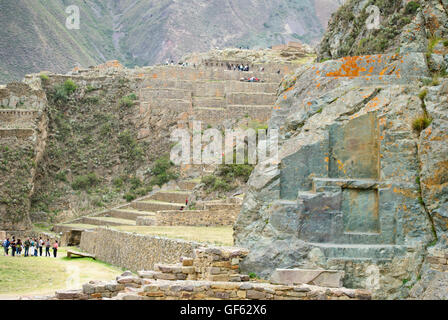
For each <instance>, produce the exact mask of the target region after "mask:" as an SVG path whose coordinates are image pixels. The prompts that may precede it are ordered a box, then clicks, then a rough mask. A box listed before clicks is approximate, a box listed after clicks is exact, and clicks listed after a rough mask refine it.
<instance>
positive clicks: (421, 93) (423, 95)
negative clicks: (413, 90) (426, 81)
mask: <svg viewBox="0 0 448 320" xmlns="http://www.w3.org/2000/svg"><path fill="white" fill-rule="evenodd" d="M427 95H428V89H424V90H422V91H421V92H420V93H419V95H418V97H419V98H420V100H422V101H423V100H425V98H426V96H427Z"/></svg>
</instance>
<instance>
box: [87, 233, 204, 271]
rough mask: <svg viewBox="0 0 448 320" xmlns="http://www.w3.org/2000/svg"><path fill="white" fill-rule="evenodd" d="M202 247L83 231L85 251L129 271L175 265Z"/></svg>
mask: <svg viewBox="0 0 448 320" xmlns="http://www.w3.org/2000/svg"><path fill="white" fill-rule="evenodd" d="M200 246H203V245H202V244H199V243H196V242H190V241H184V240H177V239H168V238H161V237H155V236H145V235H138V234H134V233H128V232H119V231H114V230H110V229H106V228H98V229H96V230H93V231H84V232H83V233H82V235H81V243H80V248H81V250H82V251H85V252H88V253H91V254H94V255H95V256H96V257H97V259H99V260H101V261H104V262H107V263H110V264H113V265H116V266H120V267H122V268H126V269H129V270H131V271H137V270H151V269H153V268H154V265H155V264H156V263H176V262H178V261H179V257H181V256H186V257H192V256H193V250H194V249H195V248H198V247H200Z"/></svg>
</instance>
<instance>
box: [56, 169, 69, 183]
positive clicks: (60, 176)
mask: <svg viewBox="0 0 448 320" xmlns="http://www.w3.org/2000/svg"><path fill="white" fill-rule="evenodd" d="M56 179H57V180H59V181H62V182H67V174H66V173H65V171H61V172H58V173H57V174H56Z"/></svg>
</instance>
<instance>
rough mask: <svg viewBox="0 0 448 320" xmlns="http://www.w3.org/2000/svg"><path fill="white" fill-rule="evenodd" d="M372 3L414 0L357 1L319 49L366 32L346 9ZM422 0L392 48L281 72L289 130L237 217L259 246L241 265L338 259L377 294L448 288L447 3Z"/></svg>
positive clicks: (333, 52) (333, 51) (277, 110)
mask: <svg viewBox="0 0 448 320" xmlns="http://www.w3.org/2000/svg"><path fill="white" fill-rule="evenodd" d="M372 3H375V4H376V5H378V6H379V8H380V9H381V11H382V12H389V11H388V10H393V12H402V10H406V8H408V3H410V2H409V1H386V2H385V1H349V2H348V4H347V5H346V6H345V7H343V8H342V9H341V10H340V11H339V12H338V13H337V14H336V15H335V16H334V17H333V21H332V22H331V23H330V29H329V31H328V33H327V34H326V36H325V37H324V40H323V42H322V45H321V51H320V53H321V57H327V58H328V57H331V58H337V57H340V56H342V55H345V54H350V53H352V51H350V50H348V51H346V50H345V49H344V50H341V47H342V42H341V43H340V44H339V45H336V43H337V41H336V40H335V39H345V38H346V37H348V35H350V34H352V33H353V32H354V35H355V39H358V40H356V41H358V42H357V43H358V44H359V43H360V42H363V40H362V39H366V37H368V35H366V34H365V29H363V27H361V28H357V27H356V26H355V25H354V24H353V23H355V22H356V21H353V19H348V18H347V19H345V20H344V19H343V20H338V18H337V17H339V16H341V15H343V14H344V13H346V12H353V14H354V15H355V16H356V15H358V14H361V13H362V12H363V10H365V7H366V6H368V5H370V4H372ZM416 4H417V5H418V7H417V8H416V9H415V10H416V11H415V12H413V13H412V15H410V16H409V17H408V18H409V20H410V21H406V22H407V23H406V26H403V28H401V29H398V31H399V32H398V35H397V36H398V37H399V38H400V39H401V40H400V41H399V42H390V43H388V45H387V46H386V48H384V50H383V49H381V51H392V52H391V53H387V54H385V53H383V52H382V53H380V54H374V53H376V52H377V49H376V48H374V49H368V50H367V51H366V52H364V53H366V54H367V53H369V54H370V53H371V54H370V55H367V56H352V57H345V58H341V59H339V60H331V61H327V62H323V63H317V64H314V65H307V66H304V67H301V68H299V69H298V70H297V71H296V73H295V74H294V75H293V76H290V77H286V78H285V79H284V81H283V84H282V85H281V88H282V89H281V90H280V91H279V95H278V100H277V102H276V104H275V106H274V111H273V114H272V117H271V120H270V127H271V128H279V129H280V141H281V143H280V156H279V164H278V165H270V164H269V163H268V162H266V163H261V164H259V165H258V166H257V167H256V168H255V170H254V172H253V174H252V176H251V178H250V180H249V182H248V185H249V186H248V187H249V190H248V192H247V195H246V198H245V201H244V204H243V209H242V211H241V213H240V216H239V218H238V221H237V222H236V224H235V227H234V229H235V238H236V244H237V245H238V246H243V247H246V248H248V249H249V250H250V254H249V256H248V257H247V258H246V260H245V261H244V263H243V264H242V268H243V269H244V271H246V272H255V273H257V274H259V275H261V276H264V277H269V275H270V274H271V273H272V271H273V270H274V269H275V268H292V267H301V268H311V269H314V268H325V269H337V270H344V271H345V278H344V285H345V286H347V287H353V288H368V289H371V290H373V291H374V292H375V297H376V298H404V297H408V296H409V295H410V294H412V296H413V297H417V298H421V297H441V296H443V295H444V294H443V293H442V294H441V293H440V292H438V290H437V289H435V286H439V285H440V283H441V281H442V282H443V281H446V279H447V278H446V275H445V273H444V272H442V271H443V270H445V267H444V263H445V262H446V260H443V259H446V256H444V254H445V252H446V245H445V243H446V240H445V239H446V225H447V222H448V192H447V186H448V167H447V165H446V164H447V159H448V152H447V150H446V147H445V145H447V136H446V132H447V131H446V129H447V124H448V122H447V115H448V102H447V99H446V95H445V94H444V93H443V92H445V91H444V90H445V89H444V88H445V87H447V86H448V81H447V80H445V79H441V78H439V77H440V75H441V74H442V75H444V74H445V72H446V65H445V64H444V59H445V57H446V56H445V54H446V51H445V47H444V44H445V42H444V41H443V39H447V37H448V33H447V32H446V30H445V27H444V26H445V25H446V22H447V21H448V20H447V19H448V16H447V14H446V11H445V10H446V9H447V8H448V7H447V6H445V3H443V2H439V1H422V2H418V3H417V2H416ZM383 21H384V20H383ZM349 25H351V26H352V27H353V28H351V27H348V26H349ZM332 26H333V27H332ZM384 27H385V26H383V28H384ZM408 28H415V29H416V30H418V33H412V36H411V33H406V30H407V29H408ZM380 32H382V31H380ZM397 39H398V38H397ZM333 40H335V42H334V43H335V45H334V47H333V48H330V49H328V48H327V49H325V46H326V44H328V43H332V41H333ZM428 43H431V46H429V48H428ZM447 43H448V42H447ZM352 47H353V45H352V46H351V48H352ZM322 48H324V49H322ZM397 48H398V49H397ZM388 49H390V50H388ZM428 248H432V249H431V250H432V251H431V250H428ZM438 259H439V260H438ZM434 260H437V264H434ZM439 262H440V263H439ZM435 265H436V267H434V266H435ZM429 270H432V271H431V272H429ZM420 279H421V280H420ZM439 289H440V288H439ZM434 292H436V294H434Z"/></svg>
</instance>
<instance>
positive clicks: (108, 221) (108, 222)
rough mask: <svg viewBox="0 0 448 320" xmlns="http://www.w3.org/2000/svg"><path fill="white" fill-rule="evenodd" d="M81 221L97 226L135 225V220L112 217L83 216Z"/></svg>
mask: <svg viewBox="0 0 448 320" xmlns="http://www.w3.org/2000/svg"><path fill="white" fill-rule="evenodd" d="M79 223H82V224H90V225H95V226H135V221H131V220H128V219H119V218H112V217H83V218H81V219H79Z"/></svg>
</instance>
